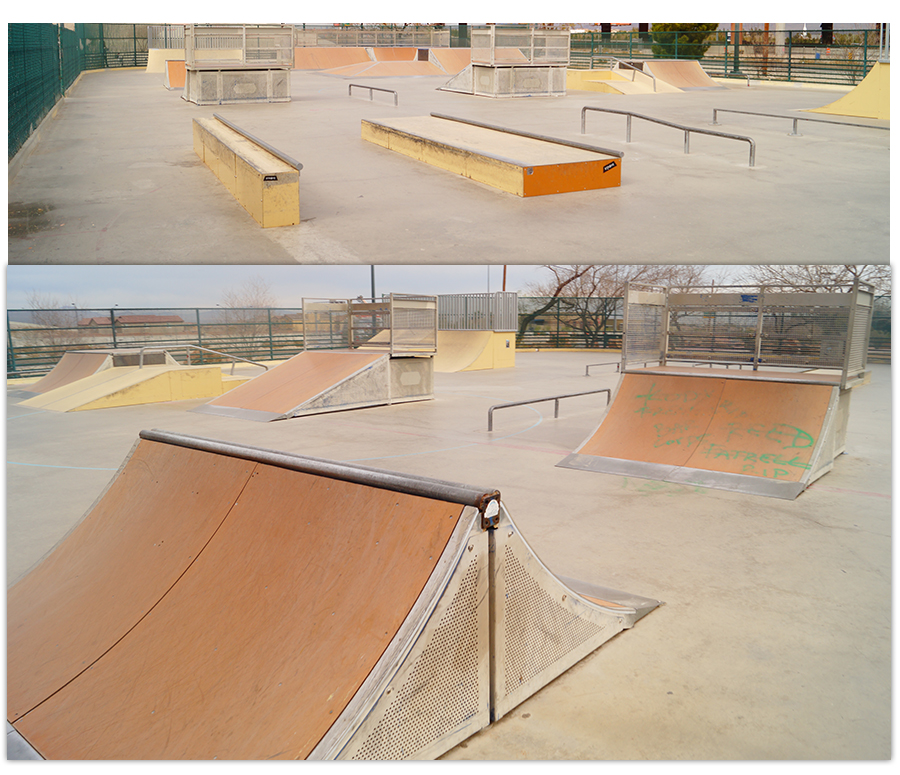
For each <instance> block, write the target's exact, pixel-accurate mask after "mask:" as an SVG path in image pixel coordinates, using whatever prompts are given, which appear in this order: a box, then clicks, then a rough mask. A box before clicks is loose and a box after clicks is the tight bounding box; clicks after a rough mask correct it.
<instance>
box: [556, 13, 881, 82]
mask: <svg viewBox="0 0 900 775" xmlns="http://www.w3.org/2000/svg"><path fill="white" fill-rule="evenodd" d="M823 27H824V28H825V29H821V30H812V31H800V30H780V29H770V30H768V31H766V30H764V29H762V30H757V29H754V30H742V31H740V32H739V33H732V32H730V31H728V30H716V31H714V32H711V33H708V34H707V35H706V36H705V39H704V41H703V45H708V48H706V50H705V52H704V53H703V54H702V57H700V58H699V62H700V64H701V66H702V67H703V69H704V70H705V71H706V72H707V73H708V74H709V75H712V76H715V77H734V78H753V79H759V80H773V81H805V82H813V83H830V84H841V85H848V86H852V85H855V84H857V83H859V82H860V81H861V80H862V79H863V78H864V77H865V76H866V74H867V73H868V72H869V70H870V69H871V68H872V66H873V65H874V64H875V63H876V62H877V61H879V59H883V58H884V57H885V56H886V55H887V54H886V52H887V48H888V44H889V38H887V34H886V32H887V31H886V30H884V29H882V28H881V25H875V24H873V25H870V28H869V29H828V27H827V25H823ZM696 34H697V33H695V32H692V31H683V32H663V31H654V30H653V29H652V28H651V29H650V30H649V31H647V32H640V31H638V30H631V31H624V32H590V33H575V34H573V35H572V43H571V59H570V63H569V66H570V67H573V68H598V67H603V66H605V63H606V62H607V60H608V59H609V58H610V57H617V58H619V59H631V60H635V59H649V60H652V59H654V58H659V59H695V58H697V56H696V49H694V48H693V46H694V38H695V37H696Z"/></svg>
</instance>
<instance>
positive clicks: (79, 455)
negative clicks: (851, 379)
mask: <svg viewBox="0 0 900 775" xmlns="http://www.w3.org/2000/svg"><path fill="white" fill-rule="evenodd" d="M617 360H618V353H614V352H519V353H518V354H517V358H516V366H515V368H511V369H502V370H501V369H498V370H486V371H475V372H456V373H437V374H435V398H434V400H431V401H422V402H416V403H408V404H400V405H395V406H384V407H374V408H368V409H361V410H353V411H346V412H337V413H333V414H323V415H315V416H308V417H301V418H296V419H291V420H284V421H278V422H271V423H257V422H250V421H246V420H240V419H235V418H229V417H219V416H215V415H208V414H198V413H194V412H190V411H188V410H189V409H191V408H192V407H195V406H197V405H199V404H200V403H202V402H201V401H200V400H188V401H178V402H171V403H162V404H152V405H144V406H133V407H121V408H115V409H103V410H95V411H84V412H70V413H57V412H49V411H38V412H35V411H28V410H25V409H23V407H20V406H18V404H17V403H16V398H15V390H16V387H15V386H13V385H10V386H9V387H8V400H7V429H6V431H7V460H8V463H7V481H6V484H7V584H11V583H13V582H14V581H15V580H16V579H17V578H19V577H20V576H21V575H22V574H23V573H25V572H26V571H27V570H28V569H29V568H30V567H31V566H32V565H33V564H34V563H35V562H37V561H38V560H39V559H40V558H41V557H42V556H43V555H44V554H45V553H46V552H47V551H49V550H50V549H51V548H52V547H53V546H54V545H55V544H56V543H57V542H58V541H59V540H60V539H61V538H62V537H63V536H64V535H65V534H66V533H67V532H68V531H69V530H70V529H71V528H72V526H73V525H74V524H75V523H76V522H77V521H78V520H79V519H80V517H81V516H82V515H83V513H84V512H85V511H86V510H87V509H88V508H89V507H90V506H91V504H92V503H93V502H94V500H95V499H96V498H97V497H98V496H99V495H100V493H101V491H102V490H103V488H104V487H105V485H106V484H107V482H108V481H109V480H110V479H111V478H112V476H113V475H114V474H115V471H116V469H117V468H118V466H119V465H120V464H121V462H122V461H123V460H124V458H125V456H126V455H127V454H128V452H129V450H130V449H131V447H132V445H133V444H134V442H135V440H136V438H137V435H138V433H139V431H141V430H143V429H147V428H159V429H162V430H168V431H175V432H180V433H186V434H192V435H197V436H205V437H210V438H215V439H222V440H226V441H235V442H240V443H243V444H251V445H254V446H259V447H265V448H269V449H275V450H282V451H288V452H294V453H299V454H309V455H313V456H318V457H324V458H329V459H334V460H339V461H347V462H350V461H352V462H360V463H362V464H364V465H368V466H377V467H380V468H385V469H389V470H394V471H402V472H407V473H413V474H419V475H425V476H431V477H438V478H442V479H449V480H453V481H459V482H462V483H465V484H471V485H478V486H482V485H483V486H485V487H490V488H494V487H496V488H497V489H499V490H500V492H501V493H502V497H503V501H504V502H505V504H506V505H507V507H508V508H509V510H510V513H511V515H512V516H513V519H515V521H516V523H517V525H518V526H519V528H520V529H521V531H522V534H523V535H524V537H525V538H526V539H527V540H528V542H529V543H530V544H531V546H532V547H533V548H534V550H535V552H536V553H537V554H538V556H539V557H540V558H541V560H542V561H543V562H544V563H545V564H546V565H547V566H548V568H549V569H550V570H551V571H553V572H554V573H556V574H557V575H561V576H568V577H571V578H577V579H581V580H583V581H586V582H588V583H591V584H599V585H603V586H607V587H612V588H615V589H620V590H623V591H626V592H630V593H634V594H639V595H643V596H646V597H652V598H655V599H659V600H662V601H663V602H664V605H663V606H662V607H660V608H658V609H657V610H655V611H653V612H651V613H650V614H649V615H647V616H646V617H645V618H644V619H642V620H641V621H639V622H638V623H637V624H636V626H635V627H634V629H633V630H627V631H625V632H623V633H621V634H620V635H618V636H616V637H615V638H614V639H613V640H612V641H610V642H609V643H607V644H606V645H604V646H603V647H602V648H600V649H599V650H598V651H596V652H594V653H593V654H591V655H589V656H588V657H587V658H585V659H584V660H583V661H581V662H580V663H578V664H577V665H576V666H575V667H574V668H572V669H570V670H569V671H568V672H567V673H565V674H563V675H562V676H561V677H559V678H558V679H556V680H555V681H553V682H552V683H551V684H549V685H548V686H546V687H545V688H544V689H542V690H541V691H539V692H538V693H537V694H536V695H535V696H533V697H531V698H530V699H528V700H526V701H525V702H524V703H523V704H521V705H520V706H518V707H517V708H515V709H514V710H513V711H512V712H511V713H510V714H509V715H507V716H506V717H504V718H502V719H501V720H500V721H499V722H497V723H495V724H494V725H492V726H491V727H489V728H488V729H486V730H484V731H482V732H480V733H478V734H476V735H475V736H473V737H472V738H470V739H469V740H467V741H466V742H464V743H462V744H460V745H459V746H457V747H456V748H454V749H453V750H451V751H450V752H448V753H447V754H445V756H444V758H445V759H474V760H484V759H494V760H529V759H532V760H533V759H545V760H546V759H570V760H579V759H581V760H583V759H599V760H604V759H605V760H644V761H652V760H666V761H670V760H734V761H737V760H760V759H767V760H768V759H777V760H865V759H869V760H879V759H881V760H884V759H889V758H890V757H891V629H890V623H891V479H890V472H891V452H890V450H891V443H890V442H891V430H890V417H891V411H890V366H889V365H872V366H871V367H870V368H871V370H872V380H871V383H870V384H868V385H865V386H863V387H860V388H857V389H855V390H854V391H853V397H852V403H851V409H850V421H849V429H848V433H847V453H846V454H844V455H842V456H841V457H840V458H839V459H838V460H837V461H836V463H835V467H834V470H832V471H831V472H830V473H828V474H826V475H825V476H824V477H823V478H821V479H820V480H818V481H817V482H815V483H814V484H813V485H812V486H811V487H810V488H809V489H808V490H807V491H805V492H804V493H802V494H801V495H800V496H799V497H798V498H797V499H796V500H794V501H785V500H778V499H772V498H766V497H762V496H753V495H744V494H740V493H735V492H724V491H718V490H711V489H702V488H695V487H690V486H684V485H677V484H667V483H662V482H655V481H649V480H642V479H636V478H627V477H622V476H613V475H607V474H599V473H594V472H589V471H576V470H572V469H564V468H556V467H555V464H556V463H557V462H559V461H560V460H561V459H562V458H563V457H565V456H566V455H567V454H568V453H569V452H571V451H572V450H573V449H575V448H576V447H577V446H578V445H579V444H580V443H581V442H582V441H583V440H584V439H585V438H586V437H587V436H588V435H589V434H590V433H591V432H592V431H593V429H594V428H595V426H596V424H597V423H598V422H599V420H600V418H601V416H602V412H603V410H604V407H605V402H606V397H605V395H604V394H596V395H590V396H583V397H578V398H571V399H564V400H563V401H562V402H561V405H560V410H559V417H558V418H556V419H554V417H553V403H552V402H549V403H542V404H534V405H531V406H521V407H516V408H509V409H504V410H499V411H497V412H495V414H494V418H493V419H494V423H493V425H494V430H493V432H490V433H489V432H488V431H487V412H488V409H489V407H491V406H493V405H495V404H500V403H505V402H510V401H519V400H525V399H530V398H541V397H545V396H551V395H557V394H564V393H570V392H578V391H584V390H591V389H600V388H614V387H615V385H616V383H617V380H618V375H617V374H616V373H615V369H614V367H613V366H610V367H609V368H592V370H591V376H590V377H585V376H584V374H585V366H586V365H588V364H594V363H600V362H607V361H608V362H609V363H610V364H614V363H615V362H616V361H617Z"/></svg>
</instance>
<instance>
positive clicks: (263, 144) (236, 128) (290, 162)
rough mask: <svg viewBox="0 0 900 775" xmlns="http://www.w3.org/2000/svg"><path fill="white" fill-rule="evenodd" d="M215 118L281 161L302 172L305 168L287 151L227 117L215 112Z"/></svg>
mask: <svg viewBox="0 0 900 775" xmlns="http://www.w3.org/2000/svg"><path fill="white" fill-rule="evenodd" d="M213 118H216V119H218V120H219V121H221V122H222V123H223V124H225V126H227V127H228V128H229V129H233V130H234V131H235V132H237V133H238V134H239V135H242V136H243V137H246V138H247V139H248V140H250V141H251V142H254V143H256V144H257V145H258V146H259V147H260V148H264V149H265V150H267V151H268V152H269V153H271V154H272V155H273V156H275V157H276V158H278V159H281V161H283V162H284V163H285V164H287V165H289V166H291V167H293V168H294V169H295V170H297V172H300V170H302V169H303V165H302V164H301V163H300V162H299V161H297V160H296V159H292V158H291V157H290V156H288V155H287V154H286V153H282V152H281V151H279V150H278V149H277V148H273V147H272V146H271V145H269V144H268V143H267V142H265V141H263V140H260V139H259V138H258V137H254V136H253V135H251V134H250V133H249V132H246V131H244V130H243V129H241V128H240V127H239V126H237V125H235V124H233V123H231V122H230V121H229V120H228V119H227V118H222V116H220V115H219V114H218V113H213Z"/></svg>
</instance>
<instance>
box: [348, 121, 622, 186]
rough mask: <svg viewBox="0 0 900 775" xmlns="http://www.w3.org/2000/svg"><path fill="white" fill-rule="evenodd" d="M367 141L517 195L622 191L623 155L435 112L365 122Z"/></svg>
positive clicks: (363, 124) (363, 123)
mask: <svg viewBox="0 0 900 775" xmlns="http://www.w3.org/2000/svg"><path fill="white" fill-rule="evenodd" d="M362 138H363V139H364V140H367V141H368V142H371V143H375V144H376V145H380V146H382V147H384V148H388V149H390V150H392V151H396V152H397V153H402V154H404V155H405V156H410V157H412V158H414V159H418V160H419V161H423V162H425V163H426V164H431V165H433V166H435V167H440V168H441V169H445V170H448V171H450V172H455V173H456V174H458V175H462V176H463V177H467V178H471V179H472V180H475V181H478V182H479V183H485V184H487V185H489V186H493V187H494V188H499V189H500V190H502V191H506V192H508V193H511V194H516V195H518V196H523V197H524V196H543V195H547V194H559V193H565V192H571V191H587V190H594V189H600V188H610V187H615V186H620V185H621V183H622V156H623V155H624V154H623V153H622V152H621V151H613V150H608V149H604V148H599V147H597V146H589V145H584V144H581V143H574V142H569V141H566V140H560V139H556V138H548V137H541V136H538V135H531V134H528V133H525V132H519V131H516V130H511V129H506V128H501V127H492V126H489V125H486V124H479V123H477V122H470V121H464V120H462V119H456V118H453V117H450V116H442V115H440V114H435V113H432V114H431V115H430V116H410V117H406V118H398V119H393V120H391V121H370V120H364V121H363V122H362Z"/></svg>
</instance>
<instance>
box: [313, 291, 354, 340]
mask: <svg viewBox="0 0 900 775" xmlns="http://www.w3.org/2000/svg"><path fill="white" fill-rule="evenodd" d="M349 329H350V310H349V304H348V302H346V301H332V300H328V301H315V300H311V299H304V300H303V346H304V348H305V349H307V350H336V349H341V348H344V347H347V346H348V344H349Z"/></svg>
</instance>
